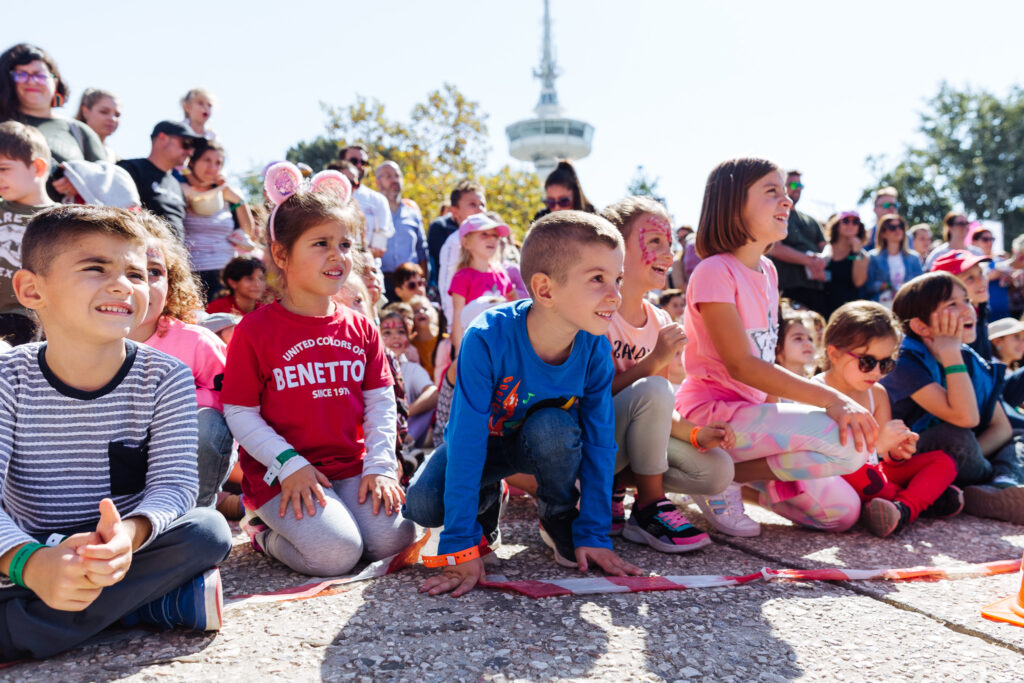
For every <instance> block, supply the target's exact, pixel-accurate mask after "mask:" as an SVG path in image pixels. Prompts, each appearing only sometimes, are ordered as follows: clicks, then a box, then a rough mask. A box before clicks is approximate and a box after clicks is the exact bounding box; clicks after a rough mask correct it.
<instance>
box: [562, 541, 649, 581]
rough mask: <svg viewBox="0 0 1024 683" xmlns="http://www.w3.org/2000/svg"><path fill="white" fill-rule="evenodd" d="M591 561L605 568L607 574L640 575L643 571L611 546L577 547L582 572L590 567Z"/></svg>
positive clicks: (579, 566) (578, 564)
mask: <svg viewBox="0 0 1024 683" xmlns="http://www.w3.org/2000/svg"><path fill="white" fill-rule="evenodd" d="M590 562H593V563H594V564H596V565H597V566H598V567H600V568H601V569H603V570H604V573H605V574H611V575H612V576H627V575H628V576H639V575H640V574H642V573H643V570H642V569H640V567H637V566H636V565H635V564H630V563H629V562H626V561H625V560H624V559H622V558H621V557H619V556H618V555H617V554H616V553H615V551H614V550H612V549H611V548H590V547H586V546H580V547H578V548H576V567H577V568H578V569H579V570H580V571H581V572H585V571H587V569H589V568H590Z"/></svg>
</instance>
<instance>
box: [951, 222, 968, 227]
mask: <svg viewBox="0 0 1024 683" xmlns="http://www.w3.org/2000/svg"><path fill="white" fill-rule="evenodd" d="M970 224H971V222H970V221H953V222H952V223H950V225H955V226H956V227H958V228H966V227H967V226H968V225H970Z"/></svg>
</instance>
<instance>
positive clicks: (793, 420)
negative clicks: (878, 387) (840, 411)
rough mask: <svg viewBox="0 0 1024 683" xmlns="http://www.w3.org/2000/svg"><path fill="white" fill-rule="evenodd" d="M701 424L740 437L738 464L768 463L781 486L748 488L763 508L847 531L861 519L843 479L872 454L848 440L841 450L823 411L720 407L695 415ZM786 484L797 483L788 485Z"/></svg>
mask: <svg viewBox="0 0 1024 683" xmlns="http://www.w3.org/2000/svg"><path fill="white" fill-rule="evenodd" d="M687 418H688V419H690V420H691V421H693V422H695V423H696V424H707V423H708V422H711V421H714V420H725V421H727V422H729V423H730V424H731V425H732V428H733V429H734V430H735V431H736V447H735V448H732V449H729V450H728V453H729V455H730V456H732V459H733V461H734V462H748V461H751V460H759V459H762V458H763V459H764V460H765V462H766V463H767V464H768V467H769V468H770V469H771V471H772V472H773V473H774V474H775V476H776V477H777V478H778V479H779V481H777V482H767V481H760V482H746V483H747V485H748V486H751V487H752V488H754V489H756V490H757V491H758V492H759V494H760V495H759V501H760V504H761V505H762V506H764V507H766V508H769V509H771V510H772V511H773V512H775V513H777V514H779V515H782V516H783V517H785V518H786V519H789V520H791V521H793V522H795V523H797V524H801V525H803V526H807V527H811V528H813V529H821V530H824V531H845V530H846V529H849V528H850V527H851V526H853V525H854V523H856V521H857V518H858V517H859V516H860V498H859V497H858V495H857V492H856V491H855V490H854V489H853V487H852V486H850V485H849V484H848V483H847V482H846V481H844V480H843V478H842V477H841V476H840V475H843V474H849V473H851V472H855V471H856V470H857V469H859V468H860V466H861V465H863V464H864V462H865V460H866V459H867V453H865V452H858V451H857V450H856V449H855V448H854V446H853V439H852V438H851V439H849V440H848V441H847V444H846V445H845V446H841V445H839V427H838V424H837V423H836V422H835V420H833V419H832V418H830V417H829V416H828V415H826V414H825V411H824V410H821V409H820V408H815V407H813V406H808V405H803V404H799V403H763V404H754V403H743V402H724V401H716V402H712V403H709V404H705V405H703V406H700V407H698V408H697V409H695V410H693V411H691V412H690V414H689V415H687ZM786 482H795V483H791V484H787V483H786Z"/></svg>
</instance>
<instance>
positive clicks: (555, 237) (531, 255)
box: [519, 211, 624, 295]
mask: <svg viewBox="0 0 1024 683" xmlns="http://www.w3.org/2000/svg"><path fill="white" fill-rule="evenodd" d="M588 244H602V245H604V246H606V247H608V248H609V249H615V248H619V249H624V245H623V241H622V235H621V234H620V233H619V231H618V230H616V229H615V226H614V225H612V224H611V223H609V222H608V221H607V220H606V219H604V218H601V217H600V216H597V215H594V214H592V213H586V212H585V211H555V212H553V213H549V214H548V215H547V216H544V217H543V218H541V219H540V220H538V221H537V222H536V223H534V224H533V225H531V226H530V230H529V231H528V232H527V233H526V237H525V238H524V239H523V248H522V252H521V254H520V258H519V272H520V274H521V275H522V276H523V282H525V283H526V288H527V289H528V290H529V291H530V294H531V295H532V294H533V289H532V286H531V284H530V280H532V279H533V276H534V274H536V273H544V274H545V275H547V276H548V277H550V278H552V279H553V280H555V281H556V282H558V283H564V282H565V281H566V278H568V276H569V268H570V267H571V266H572V264H573V263H575V262H576V261H577V260H578V259H579V251H580V249H579V248H580V247H582V246H586V245H588Z"/></svg>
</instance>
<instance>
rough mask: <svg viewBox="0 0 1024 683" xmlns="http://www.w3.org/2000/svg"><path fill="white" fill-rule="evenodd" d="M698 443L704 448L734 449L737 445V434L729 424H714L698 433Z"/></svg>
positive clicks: (702, 428) (704, 427)
mask: <svg viewBox="0 0 1024 683" xmlns="http://www.w3.org/2000/svg"><path fill="white" fill-rule="evenodd" d="M697 443H699V444H700V445H701V447H703V448H717V447H719V446H721V447H722V448H732V447H733V446H735V445H736V432H734V431H733V429H732V425H730V424H729V423H728V422H721V421H719V422H712V423H711V424H709V425H705V426H703V427H701V428H700V431H699V432H697Z"/></svg>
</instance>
